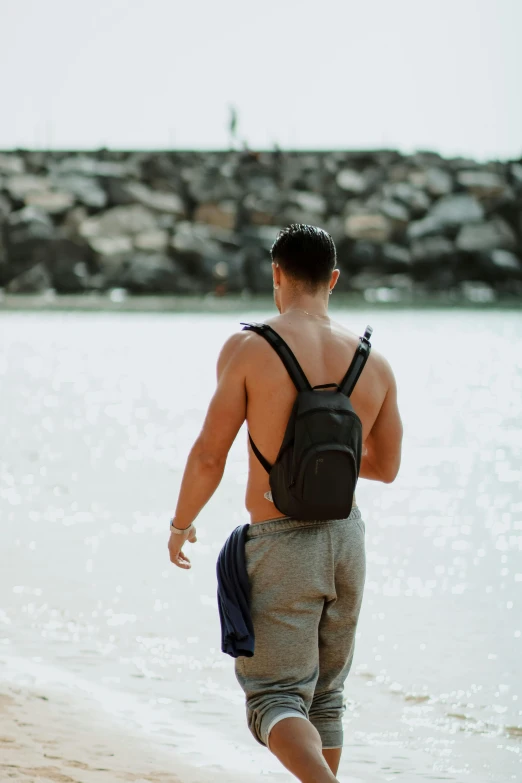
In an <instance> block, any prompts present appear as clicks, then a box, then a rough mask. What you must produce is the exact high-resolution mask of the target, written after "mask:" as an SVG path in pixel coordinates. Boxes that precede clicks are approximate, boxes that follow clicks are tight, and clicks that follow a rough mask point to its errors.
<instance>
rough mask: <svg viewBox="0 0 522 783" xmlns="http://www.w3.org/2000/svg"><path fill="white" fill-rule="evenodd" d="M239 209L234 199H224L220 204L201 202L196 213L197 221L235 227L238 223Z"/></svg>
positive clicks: (222, 226) (230, 227)
mask: <svg viewBox="0 0 522 783" xmlns="http://www.w3.org/2000/svg"><path fill="white" fill-rule="evenodd" d="M236 215H237V209H236V205H235V203H234V202H233V201H222V202H221V203H220V204H200V206H199V207H198V208H197V209H196V211H195V213H194V220H195V221H196V223H207V224H208V225H211V226H219V227H220V228H226V229H233V228H234V226H235V224H236Z"/></svg>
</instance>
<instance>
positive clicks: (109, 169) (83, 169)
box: [52, 155, 134, 177]
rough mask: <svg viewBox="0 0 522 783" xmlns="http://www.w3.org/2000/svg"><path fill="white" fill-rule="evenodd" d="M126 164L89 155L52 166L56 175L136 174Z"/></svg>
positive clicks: (62, 161)
mask: <svg viewBox="0 0 522 783" xmlns="http://www.w3.org/2000/svg"><path fill="white" fill-rule="evenodd" d="M129 169H130V166H129V165H128V164H127V163H124V162H117V161H109V160H99V159H97V158H95V157H90V156H87V155H73V156H71V157H68V158H63V159H62V160H60V161H57V162H56V163H55V164H54V165H53V166H52V173H55V174H58V175H60V174H84V175H85V176H87V177H127V176H129V175H131V174H132V173H134V171H130V170H129Z"/></svg>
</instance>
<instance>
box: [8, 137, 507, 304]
mask: <svg viewBox="0 0 522 783" xmlns="http://www.w3.org/2000/svg"><path fill="white" fill-rule="evenodd" d="M293 222H301V223H311V224H314V225H320V226H323V227H324V228H326V229H327V230H328V231H330V233H331V234H332V236H333V237H334V239H335V241H336V244H337V248H338V255H339V266H340V268H341V270H342V275H341V278H340V282H339V287H340V289H342V290H344V291H353V292H360V293H363V294H364V295H365V296H366V298H367V299H369V300H371V301H401V300H406V301H411V300H412V298H414V297H415V296H416V295H417V294H419V295H421V294H424V293H426V292H428V293H429V292H433V291H436V292H440V293H441V295H447V296H448V297H449V298H450V299H453V300H458V299H459V298H462V296H464V298H468V299H471V300H472V301H492V300H495V299H496V298H497V297H504V296H505V297H513V296H514V297H520V298H522V161H510V162H491V163H487V164H478V163H476V162H474V161H472V160H465V159H461V158H457V159H450V160H448V159H443V158H442V157H440V156H439V155H437V154H435V153H417V154H414V155H409V156H404V155H401V154H400V153H398V152H393V151H386V150H385V151H375V152H371V151H364V152H283V151H280V150H275V151H273V152H260V153H256V152H251V151H229V152H188V151H177V152H176V151H172V152H159V151H158V152H116V151H109V150H100V151H96V152H89V153H86V152H81V153H79V152H78V153H74V152H58V151H51V152H43V151H13V152H3V153H0V228H1V230H0V287H2V288H3V289H4V290H5V291H7V292H9V293H27V292H39V291H45V290H49V289H50V290H52V291H55V292H57V293H82V292H89V291H113V290H114V289H118V290H121V289H123V290H125V291H128V292H131V293H135V294H141V293H154V294H156V293H158V294H162V293H169V294H208V293H214V294H216V295H225V294H227V293H238V292H243V291H249V292H252V293H254V294H255V293H265V292H270V291H271V285H272V284H271V268H270V255H269V249H270V246H271V244H272V242H273V240H274V238H275V236H276V234H277V231H278V229H279V228H280V227H282V226H285V225H288V224H289V223H293Z"/></svg>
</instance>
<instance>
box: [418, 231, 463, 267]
mask: <svg viewBox="0 0 522 783" xmlns="http://www.w3.org/2000/svg"><path fill="white" fill-rule="evenodd" d="M411 255H412V258H413V261H414V262H421V263H426V262H438V261H441V260H442V259H448V258H450V257H452V256H454V255H455V245H454V244H453V242H451V241H450V240H449V239H447V238H446V237H437V236H436V237H423V238H422V239H416V240H415V241H414V242H412V244H411Z"/></svg>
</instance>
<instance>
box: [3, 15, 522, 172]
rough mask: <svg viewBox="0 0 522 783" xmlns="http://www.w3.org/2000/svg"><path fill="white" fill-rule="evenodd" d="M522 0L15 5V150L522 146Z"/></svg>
mask: <svg viewBox="0 0 522 783" xmlns="http://www.w3.org/2000/svg"><path fill="white" fill-rule="evenodd" d="M521 35H522V0H357V2H355V0H261V1H260V2H256V3H251V2H248V0H181V1H179V0H89V2H86V1H85V0H0V42H1V43H0V74H1V82H0V84H1V88H0V148H3V149H9V148H13V147H17V146H25V147H47V146H51V147H55V148H64V147H68V148H78V147H86V148H92V147H99V146H102V145H104V146H108V147H116V148H154V147H163V148H165V147H171V146H174V147H189V148H201V147H203V148H204V147H207V148H220V147H226V146H227V145H228V134H227V123H228V111H229V110H228V107H229V105H230V104H234V105H236V107H237V109H238V115H239V136H240V138H242V139H246V140H247V141H248V143H249V145H250V146H251V147H254V148H255V147H258V148H270V147H271V146H272V145H273V143H274V142H275V141H277V142H278V143H279V144H280V145H281V146H282V147H293V148H296V147H297V148H309V149H310V148H314V149H317V148H329V147H335V148H343V149H346V148H363V147H393V148H399V149H401V150H404V151H412V150H414V149H435V150H438V151H441V152H443V153H444V154H464V155H471V156H473V157H477V158H479V159H483V158H488V157H498V158H507V157H519V156H520V155H521V154H522V43H521V42H522V38H521Z"/></svg>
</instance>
